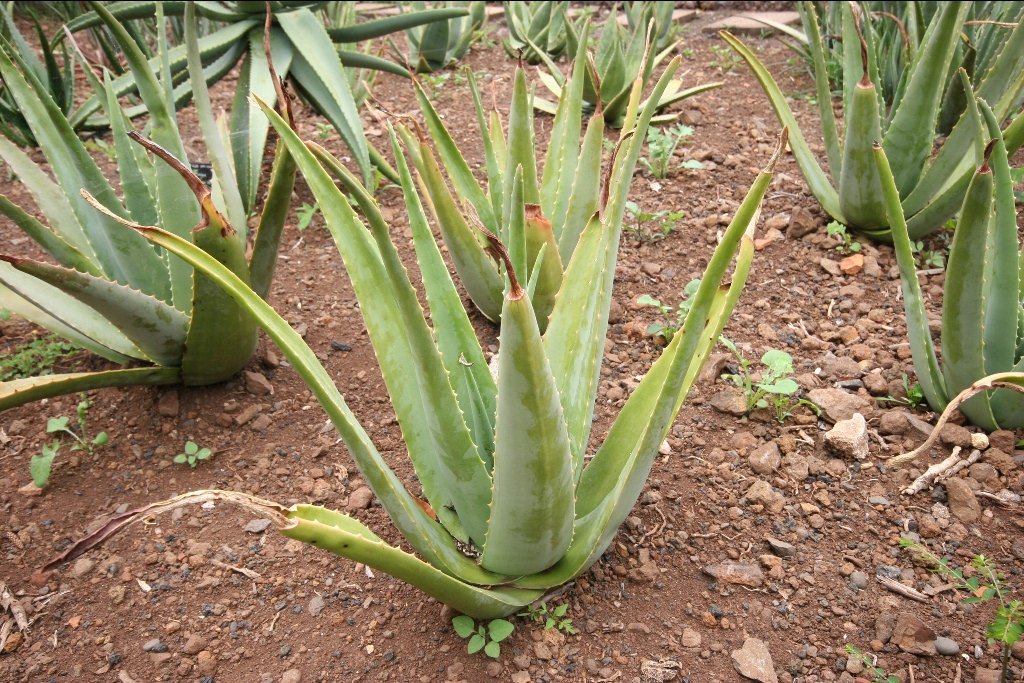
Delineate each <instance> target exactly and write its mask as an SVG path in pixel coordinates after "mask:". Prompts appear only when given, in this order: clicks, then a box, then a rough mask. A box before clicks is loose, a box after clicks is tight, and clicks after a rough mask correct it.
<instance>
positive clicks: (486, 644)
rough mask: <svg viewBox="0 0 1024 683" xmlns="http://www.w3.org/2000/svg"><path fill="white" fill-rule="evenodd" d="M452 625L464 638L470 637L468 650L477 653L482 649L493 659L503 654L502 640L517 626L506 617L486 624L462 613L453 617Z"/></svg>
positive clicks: (470, 652)
mask: <svg viewBox="0 0 1024 683" xmlns="http://www.w3.org/2000/svg"><path fill="white" fill-rule="evenodd" d="M452 626H453V627H454V628H455V632H456V633H457V634H459V637H460V638H462V639H467V638H468V639H469V644H468V645H467V648H466V650H467V652H469V654H471V655H472V654H476V653H477V652H480V650H483V651H484V654H485V655H487V656H488V657H490V658H492V659H497V658H498V657H499V656H501V645H500V643H501V641H503V640H505V639H506V638H508V637H509V636H510V635H512V631H514V630H515V626H514V625H513V624H512V622H511V621H508V620H506V619H491V620H490V621H488V622H487V623H486V624H485V623H484V622H483V621H481V622H480V623H479V624H477V623H476V622H475V621H473V619H472V618H470V617H467V616H466V615H464V614H460V615H459V616H457V617H454V618H453V619H452Z"/></svg>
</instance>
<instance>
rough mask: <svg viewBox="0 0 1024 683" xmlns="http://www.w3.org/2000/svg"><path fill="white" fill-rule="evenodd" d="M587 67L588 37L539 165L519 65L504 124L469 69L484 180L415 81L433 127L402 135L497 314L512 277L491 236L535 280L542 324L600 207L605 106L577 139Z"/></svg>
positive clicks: (450, 243)
mask: <svg viewBox="0 0 1024 683" xmlns="http://www.w3.org/2000/svg"><path fill="white" fill-rule="evenodd" d="M586 68H587V61H586V52H585V45H584V44H583V43H581V44H580V47H579V48H578V52H577V54H576V61H575V64H574V66H573V72H572V77H571V79H570V81H569V84H568V86H567V87H566V88H565V90H563V91H562V97H561V99H560V100H559V102H558V110H557V112H556V114H555V120H554V123H553V124H552V129H551V142H550V144H549V146H548V150H547V154H546V156H545V159H544V167H543V170H542V171H540V170H538V163H537V146H536V143H535V137H534V114H533V108H532V107H531V106H530V97H529V92H528V89H527V84H526V74H525V73H524V72H523V70H522V69H516V72H515V77H514V81H513V89H512V102H511V105H510V108H509V115H508V122H507V126H506V127H507V132H506V131H503V130H502V123H501V117H500V116H499V114H498V112H496V111H491V112H489V113H488V112H485V111H484V107H483V104H482V98H481V97H480V92H479V90H478V88H477V84H476V79H475V78H474V77H473V75H472V74H471V73H470V74H469V86H470V90H471V92H472V95H473V101H474V103H475V105H476V112H477V120H478V123H479V130H480V137H481V140H482V143H483V148H484V158H485V161H486V171H487V179H486V184H485V185H481V184H480V182H479V181H477V179H476V177H475V176H474V174H473V172H472V170H471V169H470V167H469V164H468V163H467V162H466V159H465V158H464V157H463V155H462V153H461V152H460V151H459V149H458V147H457V146H456V145H455V142H454V140H453V138H452V135H451V133H450V132H449V130H448V128H447V127H446V126H445V125H444V122H443V120H442V118H441V116H440V115H439V114H438V113H437V110H436V109H434V106H433V104H432V103H431V101H430V98H429V97H428V96H427V94H426V92H425V91H424V90H423V89H422V88H421V87H420V86H419V84H418V83H417V84H416V97H417V100H418V101H419V105H420V110H421V111H422V113H423V118H424V120H425V122H426V132H427V135H419V136H417V135H414V134H413V133H412V132H410V131H408V130H407V129H400V134H401V135H402V137H403V140H404V141H405V143H406V146H407V148H408V149H409V150H410V156H411V158H412V162H413V164H414V166H415V167H416V170H417V172H418V176H419V187H420V191H421V194H422V196H423V197H424V198H425V199H426V200H427V204H428V206H429V207H430V210H431V212H432V213H433V215H434V218H435V221H436V223H437V225H438V227H439V228H440V231H441V235H442V238H443V239H444V242H445V245H446V246H447V247H448V249H449V251H450V252H451V254H452V260H453V261H454V263H455V267H456V270H457V271H458V274H459V278H460V279H461V281H462V283H463V285H464V286H465V288H466V290H467V292H468V293H469V296H470V298H471V299H472V300H473V303H474V304H475V305H476V306H477V308H478V309H479V310H480V311H481V312H482V313H483V314H484V316H486V317H487V318H488V319H489V320H492V321H494V322H498V321H499V320H500V319H501V314H502V305H503V304H502V299H503V291H504V289H505V281H504V276H503V274H502V270H501V264H500V263H499V262H497V261H496V260H495V259H494V258H492V256H491V253H490V251H491V244H490V241H489V236H490V235H496V236H497V237H498V238H499V239H500V241H501V242H502V243H503V244H505V245H506V246H507V247H508V251H509V255H510V258H511V260H512V264H513V267H514V268H515V270H516V272H518V273H526V274H529V275H530V277H531V281H532V282H533V283H534V284H533V286H532V288H531V290H530V298H531V300H532V303H533V309H534V312H535V313H536V314H537V321H538V324H539V325H540V329H541V331H542V332H543V331H544V330H545V328H546V327H547V322H548V316H549V315H550V314H551V311H552V308H553V306H554V301H555V294H556V293H557V292H558V290H559V288H560V287H561V284H562V279H563V270H564V267H565V266H566V265H568V263H569V262H570V260H571V258H572V254H573V251H574V250H575V248H576V244H577V242H578V241H579V238H580V235H581V234H582V233H583V231H584V229H585V228H586V226H587V223H588V222H589V221H590V218H591V216H592V215H593V214H594V212H595V211H596V210H597V208H598V201H599V196H598V194H599V188H600V185H601V153H602V147H601V145H602V141H603V139H604V130H605V127H604V120H603V119H602V117H601V116H600V114H595V115H594V116H592V117H591V118H590V121H589V122H588V124H587V126H586V132H585V133H584V135H583V139H582V141H581V140H580V132H581V130H582V128H583V126H582V123H581V121H580V116H579V111H580V107H581V106H582V101H583V72H584V70H585V69H586ZM428 137H429V141H428ZM429 142H432V143H433V149H432V148H431V145H430V144H429ZM435 150H436V155H435ZM438 157H439V158H440V162H439V161H438ZM442 169H443V170H442Z"/></svg>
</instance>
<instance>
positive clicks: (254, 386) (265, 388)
mask: <svg viewBox="0 0 1024 683" xmlns="http://www.w3.org/2000/svg"><path fill="white" fill-rule="evenodd" d="M242 379H243V381H244V383H245V390H246V391H248V392H249V393H250V394H252V395H253V396H267V395H270V394H273V393H274V386H273V385H272V384H271V383H270V380H268V379H267V378H266V376H265V375H264V374H263V373H262V372H252V371H251V370H246V371H245V372H244V373H243V374H242Z"/></svg>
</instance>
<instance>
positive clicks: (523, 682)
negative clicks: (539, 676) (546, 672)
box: [510, 671, 533, 683]
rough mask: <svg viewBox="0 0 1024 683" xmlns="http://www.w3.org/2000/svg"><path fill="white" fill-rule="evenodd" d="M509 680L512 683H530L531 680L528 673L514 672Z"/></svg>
mask: <svg viewBox="0 0 1024 683" xmlns="http://www.w3.org/2000/svg"><path fill="white" fill-rule="evenodd" d="M510 680H511V681H512V683H530V681H532V680H533V679H532V678H530V672H529V671H516V672H515V673H514V674H512V678H511V679H510Z"/></svg>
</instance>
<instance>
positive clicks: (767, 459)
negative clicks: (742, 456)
mask: <svg viewBox="0 0 1024 683" xmlns="http://www.w3.org/2000/svg"><path fill="white" fill-rule="evenodd" d="M781 463H782V456H781V455H780V454H779V446H778V444H776V443H775V442H774V441H769V442H768V443H766V444H764V445H762V446H758V447H757V448H755V449H754V450H752V451H751V452H750V469H752V470H754V472H756V473H757V474H771V473H772V472H774V471H775V470H777V469H779V465H780V464H781Z"/></svg>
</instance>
